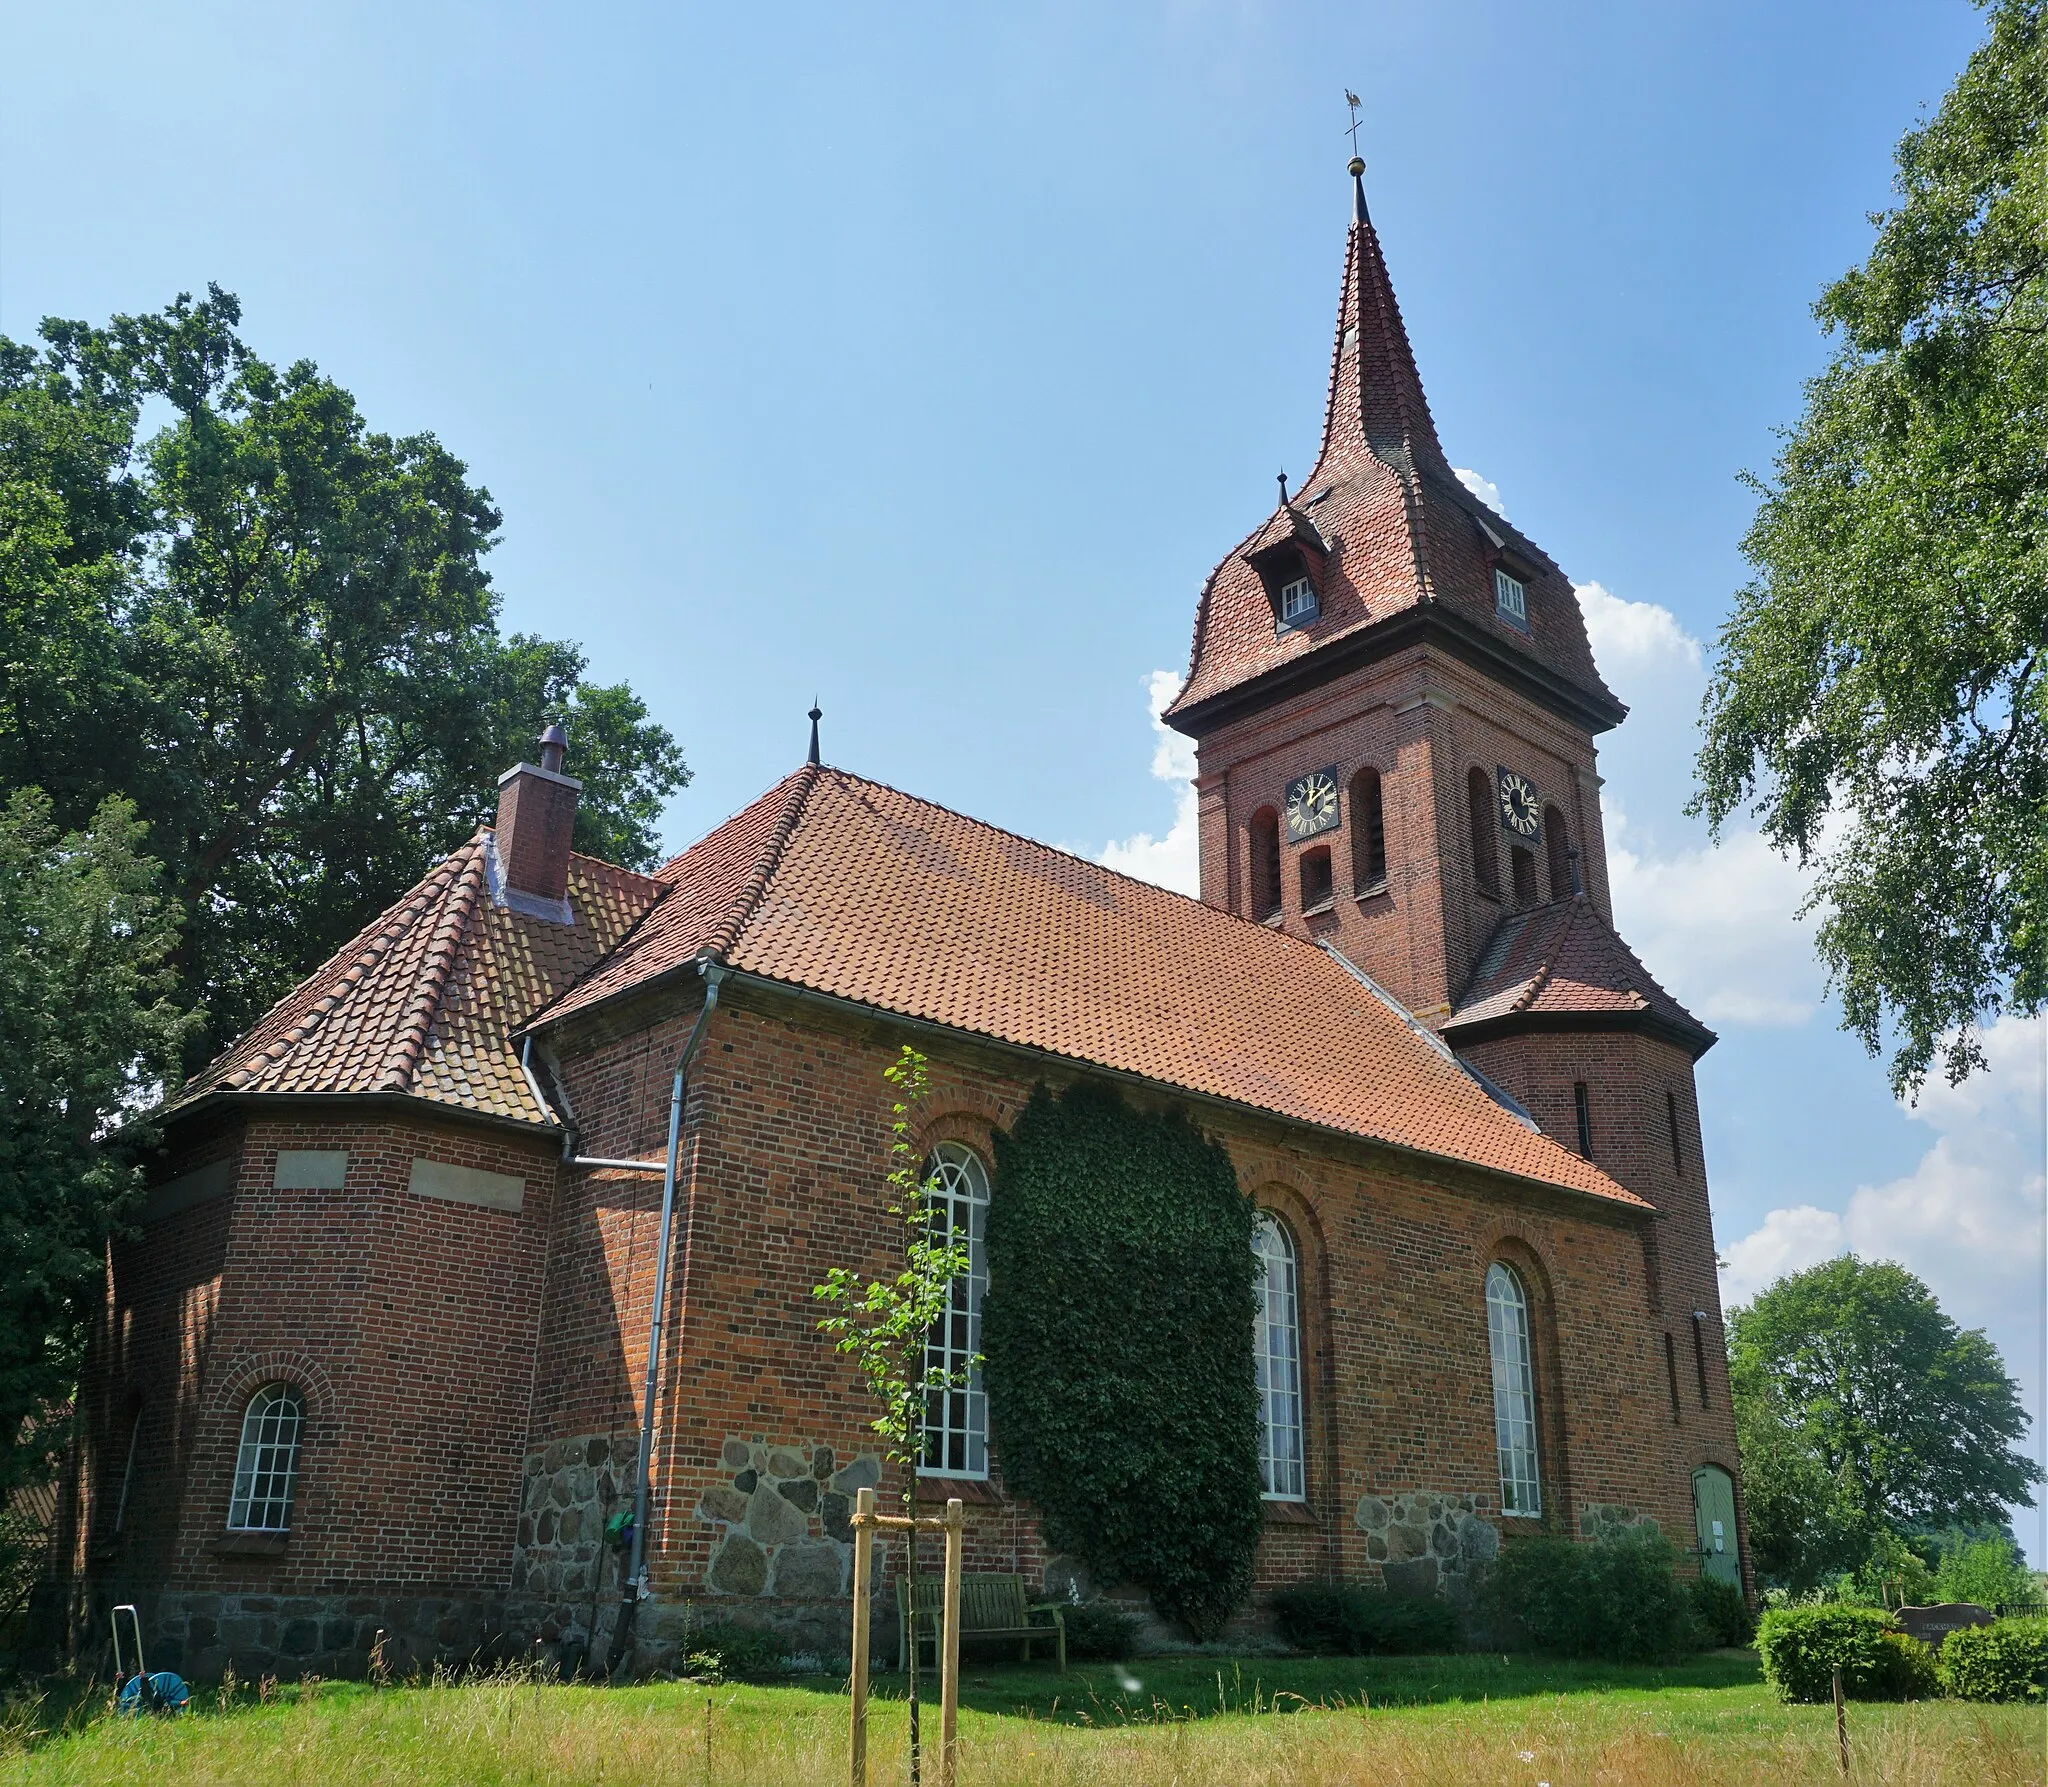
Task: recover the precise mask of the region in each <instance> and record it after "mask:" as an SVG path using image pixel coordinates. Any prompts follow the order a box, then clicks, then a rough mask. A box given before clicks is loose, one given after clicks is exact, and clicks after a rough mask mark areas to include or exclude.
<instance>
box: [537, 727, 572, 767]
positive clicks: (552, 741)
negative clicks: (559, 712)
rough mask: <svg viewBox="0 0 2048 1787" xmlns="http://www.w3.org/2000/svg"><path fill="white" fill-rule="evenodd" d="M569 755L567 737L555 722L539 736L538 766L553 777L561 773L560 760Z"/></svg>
mask: <svg viewBox="0 0 2048 1787" xmlns="http://www.w3.org/2000/svg"><path fill="white" fill-rule="evenodd" d="M568 754H569V735H568V733H566V732H564V731H563V730H562V727H561V723H560V722H559V721H556V722H554V723H552V724H550V725H549V727H548V729H547V730H546V731H545V732H543V733H542V734H541V735H540V766H541V768H542V769H544V770H547V771H548V772H549V773H551V774H553V775H560V774H561V773H562V759H563V758H564V757H566V756H567V755H568Z"/></svg>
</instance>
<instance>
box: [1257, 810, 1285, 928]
mask: <svg viewBox="0 0 2048 1787" xmlns="http://www.w3.org/2000/svg"><path fill="white" fill-rule="evenodd" d="M1251 866H1252V917H1254V918H1271V917H1272V916H1273V914H1274V913H1276V912H1278V911H1279V910H1280V815H1279V813H1278V812H1277V811H1276V810H1275V809H1274V808H1272V807H1261V808H1260V809H1259V810H1258V811H1257V812H1256V813H1254V814H1253V815H1252V865H1251Z"/></svg>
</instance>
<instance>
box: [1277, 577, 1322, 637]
mask: <svg viewBox="0 0 2048 1787" xmlns="http://www.w3.org/2000/svg"><path fill="white" fill-rule="evenodd" d="M1315 617H1316V586H1315V585H1314V584H1313V583H1311V582H1310V581H1309V580H1308V579H1307V578H1306V577H1293V578H1290V579H1289V580H1288V581H1287V582H1285V583H1283V584H1282V585H1281V586H1280V624H1281V625H1282V626H1283V627H1292V626H1298V625H1299V624H1300V623H1301V622H1303V621H1305V620H1314V619H1315Z"/></svg>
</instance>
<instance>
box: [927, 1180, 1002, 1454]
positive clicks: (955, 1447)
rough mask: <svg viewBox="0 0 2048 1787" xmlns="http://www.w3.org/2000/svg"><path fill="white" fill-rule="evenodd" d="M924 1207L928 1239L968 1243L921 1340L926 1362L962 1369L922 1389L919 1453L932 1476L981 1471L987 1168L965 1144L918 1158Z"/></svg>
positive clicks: (935, 1368)
mask: <svg viewBox="0 0 2048 1787" xmlns="http://www.w3.org/2000/svg"><path fill="white" fill-rule="evenodd" d="M924 1195H925V1207H926V1211H927V1213H928V1215H929V1217H930V1220H931V1230H932V1239H933V1240H935V1241H940V1242H944V1243H948V1244H950V1245H952V1246H955V1247H964V1248H966V1249H967V1270H966V1272H965V1273H963V1274H962V1275H961V1276H960V1277H958V1278H956V1279H954V1280H953V1285H952V1290H951V1293H950V1295H949V1297H948V1299H947V1303H946V1313H945V1314H944V1315H942V1316H941V1317H940V1318H939V1319H938V1321H937V1322H936V1323H935V1324H934V1325H933V1327H932V1331H931V1333H930V1335H929V1336H927V1338H926V1340H925V1349H924V1362H925V1370H926V1371H928V1372H931V1373H934V1374H938V1373H954V1374H962V1375H961V1376H959V1377H957V1378H956V1380H955V1382H954V1384H953V1387H952V1388H950V1389H937V1390H930V1391H927V1392H926V1395H925V1400H924V1459H923V1462H922V1463H921V1464H920V1465H919V1467H918V1468H919V1469H920V1470H922V1471H924V1472H926V1473H928V1474H930V1475H932V1476H939V1477H985V1476H987V1475H988V1393H987V1391H986V1390H984V1389H983V1387H982V1382H981V1368H980V1367H979V1366H973V1367H971V1368H970V1366H969V1364H968V1361H969V1360H971V1359H973V1358H975V1357H976V1356H977V1355H978V1354H979V1353H980V1352H981V1300H982V1298H983V1296H984V1295H986V1294H987V1291H988V1242H987V1239H986V1237H987V1233H988V1173H987V1170H986V1169H985V1168H984V1167H983V1166H982V1164H981V1159H980V1157H979V1156H978V1155H977V1154H976V1153H975V1152H974V1150H973V1149H972V1148H963V1147H962V1146H961V1145H960V1144H959V1143H958V1142H941V1143H940V1144H939V1145H938V1146H937V1147H936V1148H934V1149H933V1150H932V1157H931V1159H930V1160H929V1161H928V1162H926V1163H925V1182H924Z"/></svg>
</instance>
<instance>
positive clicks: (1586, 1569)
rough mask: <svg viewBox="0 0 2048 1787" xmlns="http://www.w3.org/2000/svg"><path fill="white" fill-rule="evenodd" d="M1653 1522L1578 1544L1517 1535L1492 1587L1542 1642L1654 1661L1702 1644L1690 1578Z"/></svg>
mask: <svg viewBox="0 0 2048 1787" xmlns="http://www.w3.org/2000/svg"><path fill="white" fill-rule="evenodd" d="M1677 1561H1678V1553H1677V1552H1676V1551H1675V1550H1673V1549H1672V1545H1671V1541H1670V1540H1668V1539H1667V1538H1665V1537H1664V1535H1663V1534H1662V1533H1660V1532H1658V1531H1657V1529H1656V1528H1655V1527H1653V1526H1640V1527H1629V1528H1625V1529H1623V1530H1622V1531H1621V1532H1618V1533H1615V1534H1613V1535H1612V1536H1610V1537H1607V1538H1602V1539H1595V1540H1593V1541H1591V1542H1590V1543H1587V1544H1580V1543H1577V1542H1575V1541H1573V1540H1570V1539H1562V1538H1556V1537H1553V1536H1549V1535H1541V1536H1538V1535H1532V1536H1530V1537H1528V1538H1523V1539H1516V1540H1515V1541H1514V1542H1513V1543H1512V1544H1509V1545H1507V1546H1505V1547H1503V1549H1502V1551H1501V1556H1500V1562H1499V1563H1497V1564H1496V1565H1495V1566H1494V1574H1493V1583H1492V1586H1491V1590H1490V1594H1491V1597H1492V1599H1493V1601H1494V1604H1495V1605H1496V1607H1498V1608H1499V1609H1500V1611H1502V1612H1503V1613H1505V1614H1507V1615H1508V1616H1509V1617H1510V1618H1511V1619H1513V1620H1514V1621H1515V1622H1516V1623H1517V1624H1518V1625H1519V1626H1520V1627H1521V1628H1522V1630H1523V1631H1524V1632H1525V1633H1527V1634H1528V1636H1529V1639H1530V1641H1531V1642H1532V1643H1534V1644H1535V1645H1536V1647H1537V1648H1538V1649H1540V1650H1547V1651H1555V1652H1558V1653H1559V1654H1561V1655H1563V1656H1567V1657H1598V1658H1601V1659H1603V1660H1605V1661H1607V1662H1612V1663H1654V1662H1660V1661H1663V1660H1665V1659H1667V1658H1672V1657H1678V1656H1683V1655H1684V1654H1685V1653H1686V1652H1687V1651H1692V1650H1697V1649H1698V1648H1699V1646H1700V1629H1699V1626H1698V1624H1697V1623H1696V1622H1695V1620H1694V1618H1693V1593H1692V1585H1691V1584H1690V1583H1686V1582H1681V1581H1680V1580H1679V1578H1678V1576H1677V1574H1676V1573H1675V1569H1674V1566H1675V1565H1676V1563H1677Z"/></svg>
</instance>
